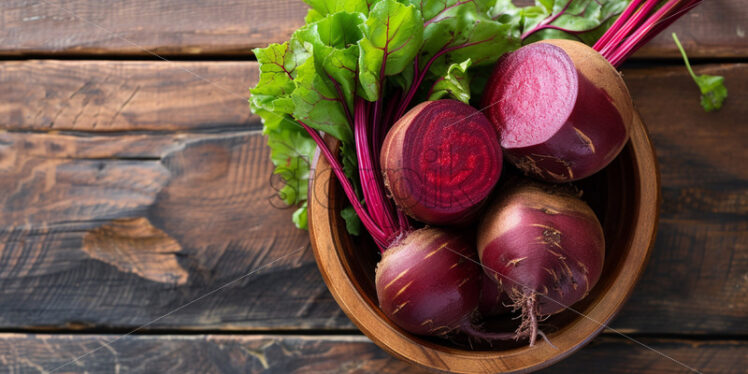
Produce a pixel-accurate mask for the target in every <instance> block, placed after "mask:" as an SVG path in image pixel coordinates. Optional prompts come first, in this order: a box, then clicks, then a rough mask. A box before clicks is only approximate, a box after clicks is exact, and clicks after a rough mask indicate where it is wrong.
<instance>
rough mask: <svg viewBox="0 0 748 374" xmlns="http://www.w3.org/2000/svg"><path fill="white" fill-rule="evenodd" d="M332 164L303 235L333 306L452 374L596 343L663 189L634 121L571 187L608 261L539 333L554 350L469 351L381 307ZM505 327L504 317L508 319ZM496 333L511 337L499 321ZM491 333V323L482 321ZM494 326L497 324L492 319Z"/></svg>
mask: <svg viewBox="0 0 748 374" xmlns="http://www.w3.org/2000/svg"><path fill="white" fill-rule="evenodd" d="M331 175H332V173H331V169H330V165H329V164H328V163H327V161H326V160H325V159H324V158H323V157H320V158H319V160H318V162H317V164H316V171H315V173H314V179H313V180H312V182H311V186H310V189H309V194H310V196H309V236H310V237H311V242H312V246H313V248H314V255H315V258H316V260H317V265H318V266H319V269H320V272H321V273H322V277H323V278H324V280H325V283H326V284H327V287H328V288H329V290H330V292H331V293H332V295H333V297H334V298H335V300H336V301H337V302H338V305H340V307H341V308H342V309H343V311H344V312H345V313H346V314H347V315H348V317H349V318H350V319H351V320H352V321H353V322H354V323H355V324H356V326H358V328H359V329H361V331H362V332H363V333H364V334H366V335H367V336H368V337H369V338H370V339H371V340H373V341H374V342H375V343H376V344H377V345H379V346H380V347H381V348H383V349H384V350H386V351H388V352H389V353H391V354H393V355H394V356H397V357H399V358H401V359H403V360H406V361H408V362H411V363H414V364H417V365H421V366H424V367H427V368H431V369H436V370H440V371H449V372H457V373H497V372H503V373H525V372H530V371H533V370H538V369H541V368H544V367H547V366H549V365H551V364H553V363H555V362H558V361H559V360H561V359H563V358H565V357H567V356H569V355H570V354H571V353H573V352H574V351H576V350H578V349H580V348H581V347H582V346H584V345H585V344H586V343H588V342H589V341H590V340H591V339H592V338H594V337H595V336H596V335H597V334H598V333H600V331H602V330H603V328H604V327H605V326H606V325H607V324H608V323H609V322H610V320H611V319H612V318H613V316H615V314H616V313H617V312H618V311H619V310H620V309H621V307H622V306H623V303H624V302H625V300H626V299H627V298H628V296H629V295H630V294H631V291H632V290H633V288H634V285H635V284H636V282H637V280H638V279H639V276H640V275H641V273H642V272H643V271H644V267H645V265H646V263H647V260H648V258H649V253H650V250H651V248H652V244H653V243H654V236H655V231H656V226H657V216H658V210H659V200H660V182H659V173H658V171H657V160H656V159H655V154H654V150H653V148H652V144H651V142H650V141H649V138H648V136H647V132H646V128H645V127H644V125H643V124H642V122H641V119H640V118H639V117H638V116H637V117H636V119H635V121H634V126H633V128H632V132H631V139H630V141H629V143H628V144H627V145H626V147H625V148H624V150H623V151H622V152H621V154H620V155H619V156H618V157H617V158H616V159H615V160H614V161H613V162H612V163H611V164H610V165H609V166H608V167H606V168H605V169H604V170H603V171H601V172H599V173H597V174H596V175H594V176H592V177H590V178H587V179H585V180H583V181H580V182H578V183H577V184H578V185H579V186H580V187H581V188H582V190H583V191H584V196H583V198H584V199H585V200H586V201H587V202H588V203H589V204H590V206H592V208H593V210H595V212H596V214H597V215H598V217H599V218H600V220H601V222H602V224H603V228H604V231H605V240H606V254H605V256H606V258H605V265H604V268H603V272H602V276H601V278H600V281H599V282H598V284H597V285H596V286H595V287H594V288H593V289H592V291H591V292H590V294H589V295H588V296H587V297H586V298H585V299H584V300H582V301H580V302H578V303H576V304H574V305H572V307H571V308H572V309H573V311H572V310H566V311H564V312H562V313H559V314H556V315H554V316H552V317H551V318H549V319H548V320H547V321H545V322H544V323H543V324H542V325H541V327H542V328H543V330H544V331H545V332H546V334H547V335H548V338H549V339H550V341H551V342H552V343H553V344H554V345H555V346H556V348H554V347H552V346H550V345H548V344H547V343H546V342H544V341H542V340H539V342H538V343H537V344H536V345H535V346H534V347H532V348H530V347H529V346H527V343H526V342H525V341H521V342H511V343H509V344H505V345H501V346H494V347H488V346H487V347H482V348H480V349H479V350H470V349H466V348H465V347H461V346H459V345H457V344H456V343H454V342H449V341H445V340H440V339H432V338H424V337H420V336H416V335H413V334H410V333H408V332H406V331H404V330H402V329H400V328H399V327H397V326H396V325H394V324H393V323H392V322H390V321H389V320H388V318H387V317H386V316H385V315H384V313H383V312H382V311H381V310H380V309H379V307H378V303H377V296H376V291H375V288H374V271H375V268H376V264H377V262H378V261H379V254H378V251H377V250H376V248H375V247H374V245H373V243H372V242H371V240H370V239H369V238H368V237H367V236H366V235H362V237H361V238H354V237H351V236H350V235H348V233H347V232H346V229H345V224H344V222H343V219H342V218H341V217H340V214H339V213H340V210H341V209H342V208H343V207H344V206H345V203H346V197H345V195H344V193H343V192H342V189H340V187H339V185H338V183H337V180H336V179H335V178H332V179H331V178H330V177H331ZM503 319H504V320H509V319H510V318H508V317H507V316H504V317H503ZM503 325H504V326H505V327H504V328H505V329H509V330H502V331H513V327H511V326H508V327H507V326H506V323H504V324H503ZM488 326H492V324H491V323H490V321H489V324H488ZM498 326H502V323H501V321H498Z"/></svg>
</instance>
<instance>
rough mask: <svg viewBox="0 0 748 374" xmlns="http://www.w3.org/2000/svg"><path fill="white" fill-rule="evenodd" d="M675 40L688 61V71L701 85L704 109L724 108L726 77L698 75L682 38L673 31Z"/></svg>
mask: <svg viewBox="0 0 748 374" xmlns="http://www.w3.org/2000/svg"><path fill="white" fill-rule="evenodd" d="M673 40H674V41H675V44H676V45H677V46H678V49H679V50H680V53H681V55H683V61H684V62H685V63H686V68H687V69H688V73H689V74H691V78H693V80H694V82H696V85H698V86H699V90H700V91H701V106H702V107H703V108H704V111H706V112H711V111H714V110H719V109H720V108H722V103H723V102H724V101H725V99H726V98H727V87H725V78H724V77H722V76H719V75H706V74H702V75H698V76H697V75H696V73H694V72H693V69H691V63H690V62H689V61H688V56H686V50H685V49H683V46H682V45H681V44H680V40H678V36H677V35H675V33H673Z"/></svg>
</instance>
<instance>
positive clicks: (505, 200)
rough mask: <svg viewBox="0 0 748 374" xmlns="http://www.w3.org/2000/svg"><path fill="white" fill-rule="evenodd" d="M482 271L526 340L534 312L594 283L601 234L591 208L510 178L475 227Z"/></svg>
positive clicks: (569, 299) (575, 297) (579, 294)
mask: <svg viewBox="0 0 748 374" xmlns="http://www.w3.org/2000/svg"><path fill="white" fill-rule="evenodd" d="M478 253H479V257H480V260H481V263H482V264H483V265H484V271H485V273H486V274H487V275H488V276H489V277H492V278H493V279H494V280H495V281H496V282H497V283H498V284H500V285H501V287H502V288H503V289H504V292H505V293H506V294H507V295H508V296H509V298H510V299H511V301H512V303H513V305H514V307H515V309H521V310H522V312H523V324H522V326H521V327H520V329H519V330H518V331H517V334H518V337H519V336H524V335H529V337H530V341H531V344H532V343H533V342H534V338H535V334H536V332H537V331H538V330H537V318H538V317H540V316H546V315H550V314H554V313H558V312H560V311H562V310H564V309H565V308H566V307H568V306H570V305H572V304H574V303H575V302H577V301H579V300H581V299H583V298H584V297H585V296H586V295H587V294H588V293H589V291H590V289H592V287H593V286H594V285H595V283H597V281H598V279H599V278H600V273H601V271H602V267H603V259H604V256H605V239H604V237H603V231H602V227H601V226H600V222H599V221H598V220H597V217H596V216H595V213H594V212H593V211H592V209H590V207H589V206H588V205H587V204H586V203H584V202H583V201H582V200H581V199H579V198H578V197H576V196H573V195H571V194H568V193H566V192H562V191H560V190H559V189H558V188H555V187H554V186H548V185H541V184H539V183H515V184H513V185H510V186H507V187H506V188H505V189H503V190H501V191H499V198H498V199H497V200H496V201H495V202H494V203H493V204H492V205H491V206H490V207H489V208H488V210H487V213H486V216H484V219H483V221H482V222H481V225H480V227H479V230H478Z"/></svg>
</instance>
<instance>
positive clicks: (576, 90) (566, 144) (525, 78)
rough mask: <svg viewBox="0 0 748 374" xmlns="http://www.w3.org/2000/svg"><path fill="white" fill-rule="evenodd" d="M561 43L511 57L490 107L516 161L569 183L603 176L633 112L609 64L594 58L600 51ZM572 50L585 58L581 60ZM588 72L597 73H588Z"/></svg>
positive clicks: (497, 77) (488, 97) (502, 65)
mask: <svg viewBox="0 0 748 374" xmlns="http://www.w3.org/2000/svg"><path fill="white" fill-rule="evenodd" d="M558 44H559V45H562V46H563V48H562V47H559V46H557V45H554V44H551V43H549V42H539V43H533V44H530V45H528V46H525V47H522V48H520V49H518V50H517V51H515V52H512V53H509V54H506V55H504V56H503V57H502V58H501V59H500V60H499V62H498V63H497V65H496V69H495V70H494V73H493V75H492V76H491V79H490V80H489V83H488V85H487V86H486V90H485V92H484V96H483V107H487V109H486V111H485V112H486V116H487V117H488V118H489V120H491V122H492V123H493V124H494V126H495V127H496V129H497V130H498V132H499V134H500V137H501V146H502V148H503V149H504V151H505V152H506V156H507V158H508V159H509V161H511V162H512V163H513V164H514V165H515V166H517V167H519V168H520V169H522V170H523V171H524V172H526V173H527V174H529V175H532V176H534V177H537V178H540V179H542V180H545V181H549V182H568V181H573V180H578V179H582V178H585V177H587V176H590V175H592V174H594V173H596V172H597V171H599V170H601V169H602V168H604V167H605V166H606V165H608V164H609V163H610V162H611V161H612V160H613V159H614V158H615V156H617V155H618V153H619V152H620V151H621V149H622V148H623V146H624V145H625V143H626V141H627V140H628V128H629V126H630V123H629V122H630V121H631V118H632V113H629V111H631V109H630V97H628V91H627V90H626V89H625V86H623V81H622V80H621V79H620V76H619V75H618V73H617V72H616V71H615V69H614V68H612V66H607V65H610V64H608V63H607V62H605V61H602V62H600V61H599V60H602V57H599V58H589V56H595V55H597V56H599V54H597V52H595V51H592V50H591V49H590V48H589V47H587V46H584V45H583V44H581V43H573V42H568V41H564V42H560V43H558ZM569 49H571V50H574V52H569ZM577 49H582V53H576V50H577ZM588 49H589V50H591V51H592V53H594V54H587V53H588V51H587V50H588ZM570 53H571V55H573V56H575V58H576V56H577V55H584V58H582V59H580V61H582V62H580V61H577V60H575V59H572V57H570ZM575 64H576V65H575ZM580 64H584V66H579V65H580ZM602 64H607V65H602ZM588 70H589V71H591V72H594V75H593V74H587V75H585V74H583V73H582V72H581V71H588ZM611 82H612V83H611ZM603 87H606V88H607V89H608V90H609V91H611V93H609V92H608V91H606V89H603ZM611 87H612V89H611ZM611 95H613V96H611ZM621 97H623V98H621ZM614 98H615V100H617V101H615V102H614ZM620 102H623V103H624V104H619V103H620ZM622 111H624V112H627V113H621V112H622Z"/></svg>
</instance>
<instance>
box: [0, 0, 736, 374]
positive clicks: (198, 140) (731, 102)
mask: <svg viewBox="0 0 748 374" xmlns="http://www.w3.org/2000/svg"><path fill="white" fill-rule="evenodd" d="M55 4H61V5H63V6H64V7H66V8H67V9H69V10H71V11H74V12H75V14H80V15H82V16H83V17H84V18H86V19H88V20H89V21H91V22H94V23H96V24H97V25H99V26H102V27H103V28H105V29H106V30H113V31H115V32H105V31H104V30H103V29H101V28H98V27H96V26H94V25H92V24H89V23H86V22H83V21H80V19H78V18H75V17H73V16H72V15H70V14H68V13H66V12H64V11H61V10H59V9H57V8H55ZM746 5H748V4H746V3H745V1H743V0H740V1H727V0H711V1H707V2H705V4H703V5H702V6H701V7H700V8H699V10H698V11H694V13H693V14H692V15H688V16H687V17H686V18H685V19H684V20H683V21H684V22H682V23H680V24H676V26H674V27H675V28H678V29H679V30H681V31H679V36H680V38H681V40H682V41H684V42H685V44H686V46H687V48H689V51H691V50H692V51H693V53H690V54H691V55H692V56H700V57H703V58H704V59H707V60H702V61H703V62H704V63H700V64H696V66H695V69H696V70H697V73H709V74H721V75H724V76H725V78H726V85H727V87H728V89H729V91H730V95H729V98H728V99H727V102H726V104H725V107H724V108H723V109H722V110H721V111H719V112H716V113H704V112H703V111H702V109H701V107H700V106H699V104H698V95H699V94H698V90H697V88H696V87H695V85H694V84H693V82H692V81H691V80H690V78H689V77H688V75H687V73H686V71H685V68H684V67H683V66H682V64H681V63H680V62H677V60H673V61H672V62H666V63H657V62H639V63H635V64H629V65H627V66H626V67H625V68H624V78H625V80H626V82H627V84H628V85H629V89H630V91H631V94H632V97H633V98H634V102H635V106H636V107H637V109H638V110H639V112H640V113H641V116H642V118H643V120H644V122H645V123H646V124H647V126H648V128H649V131H650V135H651V137H652V140H653V142H654V144H655V148H656V151H657V156H658V160H659V162H660V172H661V176H662V194H663V201H662V210H661V217H660V227H659V231H658V236H657V241H656V246H655V249H654V252H653V254H652V257H651V260H650V263H649V266H648V267H647V270H646V272H645V274H644V276H643V277H642V279H641V280H640V282H639V284H638V285H637V288H636V290H635V292H634V294H633V296H632V297H631V299H630V300H629V301H628V302H627V303H626V305H625V307H624V309H623V310H622V311H621V313H620V315H619V316H618V317H617V318H616V319H615V320H614V322H613V323H612V327H614V328H615V329H618V330H620V331H622V332H625V333H628V334H632V336H634V337H636V338H637V339H644V341H645V342H650V343H651V344H652V346H653V347H654V348H656V349H658V350H662V351H663V352H665V353H667V354H668V355H672V356H673V357H675V358H677V359H679V360H680V359H682V360H683V361H684V362H688V363H690V364H691V365H692V366H694V367H696V368H699V369H700V370H702V371H703V372H715V373H717V372H720V373H722V372H744V368H745V366H746V361H745V360H746V359H745V358H746V357H748V346H747V345H746V340H745V337H746V336H748V244H746V243H748V171H746V168H745V165H748V152H747V151H746V147H747V146H748V143H747V142H746V139H748V127H746V118H748V106H747V105H745V104H744V103H746V102H748V85H746V79H748V65H745V64H743V63H742V61H743V59H744V58H745V57H746V54H747V53H748V49H746V48H747V46H748V43H746V42H745V38H744V36H743V31H741V30H743V28H744V27H746V28H748V26H746V25H743V24H742V23H741V21H740V20H745V19H747V18H748V17H746V15H745V14H744V13H745V9H746V8H748V7H746ZM302 7H303V6H302V5H300V3H299V2H297V1H288V2H286V1H280V2H279V1H273V2H268V1H265V2H263V1H258V0H253V1H244V2H240V1H228V2H220V4H219V2H217V1H216V2H197V1H182V2H176V1H163V0H161V1H153V2H143V1H133V2H115V1H104V2H92V1H83V0H75V1H73V0H71V1H65V2H60V1H57V0H45V1H43V2H30V1H21V0H11V1H5V2H2V3H0V25H2V27H0V54H2V55H5V56H10V55H23V54H31V57H33V59H26V58H24V57H21V58H20V59H19V57H7V58H6V59H5V60H3V61H0V209H2V212H1V214H0V331H9V332H18V333H15V334H6V335H3V336H2V337H0V372H10V371H11V370H13V372H38V371H40V370H39V369H43V370H51V369H52V366H53V365H56V364H57V363H62V362H63V360H65V359H72V358H74V356H75V355H78V354H83V353H85V352H86V350H88V349H95V348H96V347H98V346H101V342H104V341H107V340H110V339H114V338H116V337H118V336H121V335H122V334H124V333H127V332H128V331H131V330H132V329H134V328H136V327H139V326H143V325H146V326H144V328H143V329H142V330H139V331H138V332H137V333H136V334H135V335H133V336H128V337H126V338H124V339H122V340H120V341H117V342H115V343H113V344H112V345H111V347H110V348H112V349H113V350H114V351H115V352H121V353H116V354H115V353H112V352H111V351H110V350H109V349H101V350H99V351H97V352H95V353H94V354H92V355H91V356H89V357H90V358H89V359H87V360H83V361H82V362H81V365H82V366H80V365H73V366H70V367H67V368H66V370H68V371H73V372H83V371H88V372H116V368H117V367H119V368H120V369H119V370H121V371H122V372H132V371H138V368H147V369H151V368H152V369H153V370H156V371H161V370H162V369H163V370H167V369H168V370H171V372H184V371H185V370H187V371H190V370H192V369H195V370H196V371H201V372H208V371H211V370H213V371H217V372H221V371H222V372H235V371H249V372H254V371H261V369H262V368H263V366H262V362H261V360H260V359H259V358H257V357H262V354H260V355H259V356H257V355H255V354H256V353H257V352H263V350H268V353H267V354H266V356H267V357H268V358H267V359H266V360H267V361H268V367H269V368H270V370H269V371H270V372H278V373H285V372H294V370H295V371H296V372H330V373H333V372H335V373H337V372H358V373H363V372H406V371H407V372H410V371H409V369H408V368H407V367H406V366H404V365H403V364H402V363H400V362H398V361H396V360H394V359H392V358H390V357H389V356H388V355H387V354H386V353H384V352H383V351H380V350H379V349H378V348H376V347H375V346H374V345H373V344H371V343H370V342H369V341H368V340H366V339H365V338H364V337H361V336H360V335H358V334H356V330H355V327H354V326H353V325H352V324H351V322H350V321H349V320H348V319H347V318H346V317H345V315H344V314H343V313H342V312H341V311H340V309H339V308H338V306H337V304H335V302H334V300H333V299H332V297H331V296H330V294H329V292H328V291H327V290H326V288H325V286H324V284H323V282H322V280H321V277H320V275H319V272H318V270H317V267H316V265H315V263H314V259H313V256H312V254H311V250H310V248H309V241H308V237H307V233H306V232H304V231H299V230H296V229H295V228H294V227H293V225H292V224H291V222H290V216H291V210H289V209H282V205H281V204H280V202H279V201H278V200H277V198H274V189H277V188H278V187H279V184H280V181H279V180H277V179H275V178H273V177H272V175H271V170H272V169H271V165H270V162H269V159H268V156H269V155H268V153H269V151H268V149H267V148H266V147H265V146H264V139H263V137H262V135H261V134H260V133H259V131H258V129H259V128H260V123H259V121H258V119H257V118H256V117H254V116H252V115H251V114H250V112H249V110H248V108H247V104H246V99H247V98H248V90H247V88H248V87H249V86H251V85H253V84H254V83H255V82H256V79H257V66H256V63H254V62H252V61H239V60H232V61H225V60H223V61H221V60H220V59H221V58H218V57H216V56H212V57H210V58H211V60H203V61H179V62H166V61H159V60H157V59H156V58H155V57H154V58H153V60H151V61H137V60H130V61H127V60H118V57H117V56H119V55H133V56H145V57H147V56H146V55H145V54H144V52H143V51H142V50H141V49H140V48H139V47H135V46H134V45H133V44H132V43H130V42H127V41H125V40H123V39H121V38H119V37H118V36H121V37H124V38H126V39H127V40H129V41H131V42H134V43H135V44H137V45H138V46H142V47H145V48H147V49H149V50H155V51H157V53H159V54H162V53H164V54H166V55H169V56H175V58H181V57H187V56H192V55H193V54H198V55H199V54H203V55H205V54H225V55H226V59H228V58H231V59H234V58H239V59H243V58H248V55H247V53H246V52H247V50H248V48H249V47H252V46H259V45H263V44H265V43H267V42H269V41H281V40H283V39H284V38H286V37H287V36H288V34H289V33H290V32H291V31H292V30H293V28H295V27H296V26H298V24H299V23H300V22H301V20H302V18H303V14H304V13H305V11H304V9H303V8H302ZM34 17H39V18H34ZM102 53H103V54H105V55H106V58H107V59H106V60H104V59H97V55H96V54H102ZM61 54H62V55H65V60H59V59H56V58H59V56H60V55H61ZM639 55H640V56H646V57H658V58H659V57H670V56H673V49H672V44H671V43H670V41H669V36H668V37H667V38H665V37H664V36H663V37H661V38H658V39H657V40H656V41H655V42H654V44H653V45H652V46H651V47H648V48H646V49H645V50H643V51H642V53H640V54H639ZM145 57H143V58H145ZM711 57H730V58H734V59H735V60H734V61H728V62H729V63H724V61H723V63H717V62H713V61H711V62H710V61H709V60H708V58H711ZM79 58H80V59H79ZM284 256H285V257H284ZM278 259H280V260H278ZM276 260H277V261H276ZM237 279H238V280H237ZM232 281H233V282H232ZM195 300H197V301H195ZM175 309H176V311H175ZM173 311H174V312H173ZM170 312H172V313H170ZM29 331H35V332H40V333H42V332H43V333H46V334H48V335H34V334H32V335H27V334H25V333H24V332H29ZM143 331H150V332H149V334H155V335H140V334H141V333H143ZM262 331H267V332H268V333H278V332H281V331H282V332H283V334H284V335H280V336H276V335H273V336H264V335H262V336H259V335H251V334H256V333H258V332H262ZM70 332H76V333H75V334H73V335H70ZM210 332H214V333H215V332H220V333H221V335H212V336H205V335H202V334H204V333H210ZM101 333H111V334H113V335H95V334H101ZM169 333H172V334H173V333H179V334H180V335H168V334H169ZM162 334H166V335H162ZM181 334H186V335H181ZM193 334H194V335H193ZM223 334H226V335H223ZM316 334H322V335H316ZM329 334H334V336H329ZM667 336H671V337H672V336H677V337H678V339H675V340H673V339H670V340H667V339H665V340H663V339H662V337H667ZM262 347H265V348H262ZM359 355H360V356H361V357H363V359H361V360H358V359H356V357H358V356H359ZM117 365H119V366H117ZM138 365H141V366H138ZM201 365H202V366H201ZM284 365H287V366H284ZM346 365H347V366H346ZM356 365H361V366H359V367H357V366H356ZM179 368H182V369H183V370H181V371H180V370H178V369H179ZM201 368H205V370H202V369H201ZM310 368H311V369H310ZM315 368H317V369H318V371H314V369H315ZM587 369H589V370H592V371H596V372H621V373H623V372H632V373H633V372H650V373H654V372H668V373H669V372H683V370H682V368H681V367H679V366H677V365H673V364H672V362H671V361H669V360H667V359H664V358H662V357H661V356H658V355H656V354H653V353H652V352H651V351H648V350H647V349H645V348H643V347H641V346H638V345H636V344H635V343H631V342H628V341H626V340H624V339H623V338H620V337H615V336H611V335H605V336H603V337H600V338H598V339H596V340H595V341H593V343H592V344H591V345H590V346H588V347H586V348H584V349H583V350H582V351H580V352H578V353H577V354H575V355H573V356H572V357H571V358H569V359H567V360H565V361H562V362H561V363H559V364H557V365H555V366H554V367H552V368H551V369H549V371H548V372H559V373H561V372H564V373H567V372H568V373H572V372H579V371H580V370H586V371H589V370H587ZM168 370H167V372H169V371H168ZM310 370H311V371H310ZM389 370H391V371H389ZM63 372H64V371H63Z"/></svg>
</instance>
